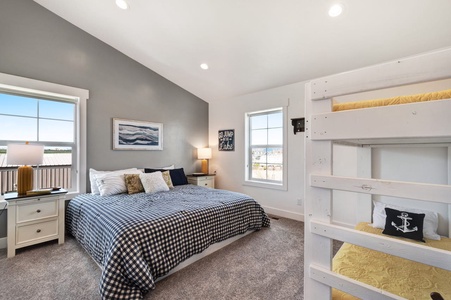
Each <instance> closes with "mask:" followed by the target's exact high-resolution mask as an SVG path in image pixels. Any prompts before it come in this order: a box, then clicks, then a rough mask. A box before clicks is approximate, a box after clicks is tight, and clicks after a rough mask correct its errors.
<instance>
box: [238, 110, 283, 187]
mask: <svg viewBox="0 0 451 300" xmlns="http://www.w3.org/2000/svg"><path fill="white" fill-rule="evenodd" d="M276 110H282V116H283V121H282V122H283V129H282V132H283V145H282V147H283V162H282V182H281V183H279V182H272V181H266V180H254V179H251V178H250V175H249V174H250V173H249V172H251V171H250V168H252V166H251V163H252V158H251V148H250V138H251V133H250V122H249V121H250V117H251V116H253V115H256V114H264V113H270V112H273V111H276ZM287 128H288V126H287V107H285V106H284V107H275V108H271V109H265V110H260V111H253V112H247V113H245V143H244V144H245V149H244V151H245V153H244V157H245V166H244V183H243V184H244V185H247V186H254V187H261V188H269V189H276V190H285V191H286V190H288V185H287V182H288V178H287V174H288V172H287V169H288V155H287V149H288V135H287Z"/></svg>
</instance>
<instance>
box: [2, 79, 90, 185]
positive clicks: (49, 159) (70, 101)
mask: <svg viewBox="0 0 451 300" xmlns="http://www.w3.org/2000/svg"><path fill="white" fill-rule="evenodd" d="M24 86H27V87H30V88H24ZM56 92H57V93H56ZM63 93H64V94H63ZM87 98H88V91H86V90H81V89H77V88H72V87H67V86H61V85H56V84H52V83H47V82H42V81H37V80H32V79H27V78H22V77H17V76H11V75H7V74H2V73H0V123H1V124H2V130H1V131H0V157H1V156H2V155H3V156H4V155H5V152H6V148H7V145H8V144H9V143H22V142H30V143H32V144H41V145H44V146H45V150H44V162H43V164H42V165H40V167H39V169H37V170H36V172H39V174H38V176H35V179H39V181H38V182H37V183H36V186H37V187H38V188H45V187H51V186H61V187H64V188H66V189H68V190H69V192H70V193H79V192H84V191H85V185H86V184H85V182H86V179H85V178H86V175H85V173H86V142H85V141H86V118H85V116H86V100H87ZM0 162H1V163H2V164H1V165H0V184H1V189H2V192H4V191H6V190H11V189H12V188H13V182H15V178H14V177H15V173H14V171H15V169H16V168H15V167H12V166H7V165H6V162H5V160H3V161H1V159H0Z"/></svg>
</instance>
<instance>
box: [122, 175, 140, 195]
mask: <svg viewBox="0 0 451 300" xmlns="http://www.w3.org/2000/svg"><path fill="white" fill-rule="evenodd" d="M124 180H125V186H126V187H127V192H128V193H129V194H136V193H143V192H144V187H143V185H142V183H141V179H139V174H124Z"/></svg>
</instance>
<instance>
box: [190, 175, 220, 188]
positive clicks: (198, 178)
mask: <svg viewBox="0 0 451 300" xmlns="http://www.w3.org/2000/svg"><path fill="white" fill-rule="evenodd" d="M186 177H187V178H188V183H191V184H194V185H198V186H204V187H208V188H212V189H214V188H215V175H214V174H207V175H188V176H186Z"/></svg>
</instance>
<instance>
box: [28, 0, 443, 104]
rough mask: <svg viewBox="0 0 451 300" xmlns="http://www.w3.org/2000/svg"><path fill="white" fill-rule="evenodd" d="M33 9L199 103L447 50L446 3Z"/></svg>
mask: <svg viewBox="0 0 451 300" xmlns="http://www.w3.org/2000/svg"><path fill="white" fill-rule="evenodd" d="M35 1H36V2H37V3H39V4H41V5H42V6H44V7H45V8H47V9H49V10H50V11H52V12H54V13H55V14H57V15H59V16H61V17H62V18H64V19H66V20H67V21H69V22H71V23H73V24H74V25H76V26H78V27H79V28H81V29H82V30H84V31H86V32H88V33H90V34H91V35H93V36H95V37H97V38H98V39H100V40H102V41H103V42H105V43H107V44H109V45H111V46H112V47H114V48H116V49H117V50H119V51H121V52H122V53H124V54H125V55H127V56H129V57H131V58H132V59H134V60H136V61H138V62H139V63H141V64H143V65H144V66H146V67H148V68H149V69H151V70H153V71H155V72H156V73H158V74H160V75H161V76H163V77H165V78H167V79H168V80H170V81H172V82H174V83H176V84H177V85H179V86H181V87H182V88H184V89H186V90H188V91H189V92H191V93H193V94H194V95H196V96H198V97H200V98H202V99H203V100H205V101H207V102H213V101H220V100H224V99H227V98H230V97H233V96H237V95H241V94H246V93H250V92H255V91H259V90H264V89H268V88H272V87H276V86H282V85H286V84H290V83H294V82H299V81H304V80H308V79H313V78H316V77H319V76H324V75H328V74H333V73H338V72H344V71H348V70H352V69H355V68H359V67H364V66H367V65H371V64H376V63H381V62H385V61H388V60H392V59H397V58H400V57H405V56H410V55H413V54H417V53H421V52H426V51H429V50H433V49H438V48H442V47H449V46H451V18H450V12H451V1H449V0H434V1H424V0H395V1H393V0H378V1H374V0H359V1H351V0H337V1H338V2H339V3H341V4H342V6H343V7H344V11H343V13H342V14H341V15H340V16H338V17H335V18H331V17H329V15H328V9H329V7H330V6H331V5H332V4H334V3H335V2H337V1H330V0H278V1H269V0H190V1H187V0H126V1H127V2H128V4H129V6H130V7H129V9H128V10H122V9H119V8H118V7H117V6H116V4H115V0H77V1H74V0H35ZM202 63H207V64H208V65H209V69H208V70H203V69H201V68H200V64H202Z"/></svg>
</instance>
